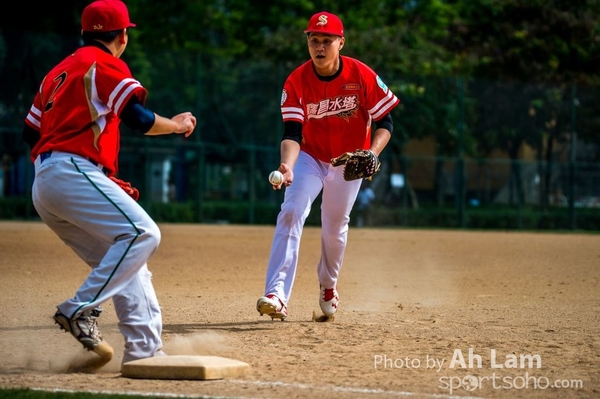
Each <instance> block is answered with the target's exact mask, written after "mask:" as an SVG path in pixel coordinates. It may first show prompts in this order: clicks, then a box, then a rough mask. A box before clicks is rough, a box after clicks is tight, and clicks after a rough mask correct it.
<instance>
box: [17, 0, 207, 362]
mask: <svg viewBox="0 0 600 399" xmlns="http://www.w3.org/2000/svg"><path fill="white" fill-rule="evenodd" d="M81 25H82V38H83V46H81V47H80V48H78V49H77V50H76V51H75V52H74V53H73V54H71V55H69V56H68V57H66V58H65V59H64V60H63V61H61V62H60V63H59V64H58V65H56V66H55V67H54V68H53V69H52V70H51V71H50V72H49V73H48V74H47V75H46V76H45V78H44V79H43V81H42V83H41V85H40V88H39V91H38V92H37V94H36V95H35V98H34V100H33V105H32V106H31V108H30V110H29V113H28V115H27V117H26V119H25V127H24V129H23V139H24V140H25V141H26V142H27V144H28V145H29V146H30V147H31V148H32V150H31V160H32V161H33V163H34V170H35V178H34V182H33V188H32V199H33V204H34V206H35V209H36V210H37V212H38V214H39V216H40V217H41V218H42V220H43V221H44V222H45V223H46V224H47V225H48V227H50V229H52V230H53V231H54V232H55V233H56V234H57V235H58V237H60V239H62V241H64V243H65V244H66V245H68V246H69V247H71V248H72V249H73V251H74V252H75V253H76V254H77V255H78V256H79V257H80V258H81V259H82V260H83V261H84V262H86V263H87V264H88V265H89V266H90V267H91V272H90V273H89V275H88V276H87V278H86V279H85V281H84V282H83V284H82V285H81V286H80V287H79V289H78V290H77V292H75V295H74V296H73V297H72V298H71V299H68V300H66V301H64V302H62V303H60V304H59V305H58V306H57V308H58V309H57V311H56V313H55V314H54V320H55V322H56V323H58V324H59V326H60V327H61V329H64V330H66V331H68V332H70V333H71V334H72V335H73V336H74V337H75V338H76V339H77V340H78V341H79V342H80V343H81V344H83V346H84V347H85V348H86V349H88V350H91V351H94V352H96V353H98V354H100V351H99V348H101V347H103V346H105V345H107V344H106V343H105V342H103V339H102V336H101V334H100V331H99V330H98V323H97V319H98V317H99V316H100V313H101V311H102V309H101V305H102V304H103V303H104V302H106V301H108V300H109V299H112V301H113V304H114V307H115V311H116V313H117V317H118V319H119V323H118V326H119V330H120V332H121V333H122V335H123V337H124V338H125V350H124V355H123V362H128V361H131V360H136V359H142V358H147V357H152V356H157V355H164V352H162V340H161V334H162V315H161V309H160V307H159V304H158V300H157V297H156V293H155V291H154V288H153V285H152V281H151V278H152V274H151V272H150V271H149V270H148V266H147V262H148V259H149V258H150V257H151V256H152V254H153V253H154V252H155V251H156V249H157V247H158V245H159V243H160V239H161V233H160V230H159V228H158V226H157V225H156V223H155V222H154V221H153V220H152V219H151V218H150V216H149V215H148V214H147V213H146V212H145V211H144V209H143V208H142V207H141V206H140V205H139V204H138V203H137V202H136V199H137V195H138V192H137V190H136V189H134V188H133V187H131V185H130V184H129V183H125V182H123V181H121V180H119V179H117V178H115V175H116V173H117V171H118V152H119V141H120V132H119V124H120V122H121V121H123V122H124V123H125V124H126V125H127V126H128V127H130V128H131V129H132V130H134V131H137V132H139V133H141V134H145V135H148V136H155V135H162V134H170V133H177V134H184V135H185V136H186V137H187V136H189V135H190V134H191V133H192V132H193V130H194V128H195V126H196V118H195V117H194V116H193V115H192V114H191V113H190V112H183V113H181V114H178V115H175V116H174V117H172V118H165V117H163V116H160V115H158V114H156V113H154V112H153V111H151V110H150V109H148V108H146V107H145V105H144V104H145V100H146V94H147V92H146V89H145V88H144V87H143V86H142V84H141V83H140V82H138V81H137V80H135V79H134V78H133V76H132V74H131V72H130V70H129V68H128V66H127V65H126V63H125V62H124V61H122V60H121V59H120V57H121V55H122V54H123V52H124V51H125V48H126V47H127V43H128V40H129V37H128V30H129V29H130V28H132V27H134V26H135V24H133V23H131V21H130V19H129V12H128V10H127V7H126V6H125V4H124V3H123V2H122V1H120V0H97V1H94V2H92V3H91V4H89V5H88V6H87V7H86V8H85V9H84V10H83V14H82V17H81ZM109 347H110V346H109ZM111 349H112V348H111ZM111 355H112V353H111ZM108 360H110V359H108Z"/></svg>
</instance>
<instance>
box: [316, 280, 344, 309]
mask: <svg viewBox="0 0 600 399" xmlns="http://www.w3.org/2000/svg"><path fill="white" fill-rule="evenodd" d="M339 302H340V297H339V295H338V292H337V290H336V289H335V287H334V288H323V286H321V294H320V296H319V305H320V306H321V310H322V311H323V314H325V316H333V315H334V314H335V312H336V311H337V309H338V305H339Z"/></svg>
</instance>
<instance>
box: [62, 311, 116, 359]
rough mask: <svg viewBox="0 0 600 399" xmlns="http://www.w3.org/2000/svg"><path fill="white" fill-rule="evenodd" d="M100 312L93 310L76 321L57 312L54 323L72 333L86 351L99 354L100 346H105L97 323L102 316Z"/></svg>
mask: <svg viewBox="0 0 600 399" xmlns="http://www.w3.org/2000/svg"><path fill="white" fill-rule="evenodd" d="M100 312H101V310H98V309H92V310H90V311H86V312H85V314H82V315H81V316H79V317H78V318H76V319H69V318H68V317H67V316H65V315H64V314H63V313H62V312H61V311H60V310H57V311H56V313H55V314H54V322H55V323H56V324H58V326H59V327H60V329H61V330H64V331H66V332H69V333H71V335H72V336H73V337H75V339H76V340H77V341H79V342H80V343H81V344H82V345H83V347H84V348H85V349H87V350H89V351H94V352H96V353H98V351H100V349H101V348H100V347H99V346H101V347H102V346H104V345H100V344H101V343H102V336H101V335H100V330H98V322H97V321H96V320H97V319H98V317H99V316H100Z"/></svg>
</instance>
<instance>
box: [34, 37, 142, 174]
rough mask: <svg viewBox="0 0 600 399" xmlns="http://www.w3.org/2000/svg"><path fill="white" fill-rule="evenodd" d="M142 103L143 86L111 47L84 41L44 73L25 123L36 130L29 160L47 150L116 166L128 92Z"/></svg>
mask: <svg viewBox="0 0 600 399" xmlns="http://www.w3.org/2000/svg"><path fill="white" fill-rule="evenodd" d="M134 94H135V95H137V96H138V98H139V99H140V102H141V103H142V104H143V103H145V101H146V94H147V91H146V89H145V88H144V87H143V86H142V85H141V84H140V82H138V81H137V80H135V79H133V77H132V76H131V72H130V71H129V67H128V66H127V64H125V62H124V61H122V60H121V59H119V58H117V57H115V56H113V55H112V54H111V53H110V52H107V51H106V50H104V49H102V48H99V47H96V46H83V47H81V48H79V49H78V50H77V51H75V52H74V53H73V54H71V55H70V56H68V57H67V58H65V59H64V60H63V61H62V62H60V63H59V64H58V65H57V66H55V67H54V68H53V69H52V70H51V71H50V72H49V73H48V74H47V75H46V76H45V77H44V80H43V81H42V84H41V85H40V89H39V91H38V93H37V94H36V96H35V98H34V100H33V105H32V106H31V109H30V110H29V113H28V115H27V118H26V119H25V123H27V124H28V125H29V126H30V127H32V128H33V129H35V130H38V131H39V132H40V140H39V141H38V143H37V144H36V145H35V147H34V148H33V149H32V150H31V160H32V161H34V160H35V158H36V157H37V156H38V155H39V154H40V153H42V152H46V151H49V150H56V151H64V152H69V153H73V154H78V155H81V156H83V157H86V158H89V159H90V160H93V161H95V162H97V163H99V164H101V165H103V166H104V167H105V168H106V169H108V173H109V174H110V175H114V174H115V173H116V172H117V170H118V153H119V145H120V131H119V124H120V122H121V119H120V117H119V114H120V112H121V111H122V110H123V107H124V106H125V104H127V102H128V101H129V99H130V98H131V96H132V95H134Z"/></svg>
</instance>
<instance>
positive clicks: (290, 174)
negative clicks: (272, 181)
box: [273, 163, 294, 190]
mask: <svg viewBox="0 0 600 399" xmlns="http://www.w3.org/2000/svg"><path fill="white" fill-rule="evenodd" d="M277 170H279V171H280V172H281V174H282V175H283V183H281V184H280V185H279V186H278V187H273V189H275V190H279V189H281V187H283V186H285V187H288V186H290V185H291V184H292V182H293V181H294V171H293V169H292V168H290V167H289V165H288V164H286V163H281V164H280V165H279V169H277Z"/></svg>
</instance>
